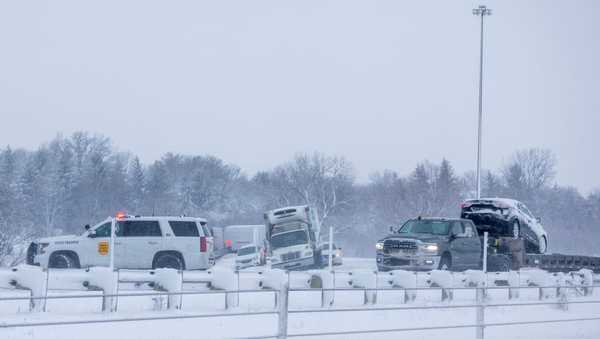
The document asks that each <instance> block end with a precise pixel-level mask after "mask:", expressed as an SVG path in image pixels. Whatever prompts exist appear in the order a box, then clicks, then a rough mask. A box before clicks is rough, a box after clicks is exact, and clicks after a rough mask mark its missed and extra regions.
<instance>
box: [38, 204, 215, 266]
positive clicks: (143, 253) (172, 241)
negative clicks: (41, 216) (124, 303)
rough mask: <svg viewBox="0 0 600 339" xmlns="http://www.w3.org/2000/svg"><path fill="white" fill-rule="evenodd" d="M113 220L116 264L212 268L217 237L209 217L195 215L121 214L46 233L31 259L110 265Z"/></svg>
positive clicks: (55, 263) (48, 263)
mask: <svg viewBox="0 0 600 339" xmlns="http://www.w3.org/2000/svg"><path fill="white" fill-rule="evenodd" d="M113 220H114V221H115V223H116V225H117V227H116V232H115V253H114V266H115V267H116V268H130V269H154V268H162V267H167V268H175V269H179V270H183V269H207V268H209V267H210V266H211V264H212V263H213V260H214V258H213V256H212V253H213V248H214V240H213V237H212V235H211V233H210V230H209V228H208V226H207V225H206V224H207V223H206V220H204V219H201V218H191V217H141V216H135V217H133V216H125V215H118V216H117V217H116V218H115V219H113V218H108V219H106V220H104V221H102V222H100V223H99V224H97V225H95V226H93V227H89V226H88V225H86V227H85V228H86V230H85V232H84V233H83V234H82V235H68V236H58V237H49V238H42V239H39V240H37V241H35V242H32V243H31V244H30V245H29V249H28V251H27V263H28V264H30V265H40V266H42V267H50V268H81V267H90V266H109V264H110V255H109V254H110V250H111V249H110V246H111V244H110V239H111V225H112V222H113Z"/></svg>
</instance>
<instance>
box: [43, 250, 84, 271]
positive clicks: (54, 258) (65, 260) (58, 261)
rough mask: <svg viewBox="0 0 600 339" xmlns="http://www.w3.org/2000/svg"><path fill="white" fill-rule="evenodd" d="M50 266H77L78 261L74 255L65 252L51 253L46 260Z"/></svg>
mask: <svg viewBox="0 0 600 339" xmlns="http://www.w3.org/2000/svg"><path fill="white" fill-rule="evenodd" d="M48 267H50V268H79V262H78V260H77V258H75V257H74V255H72V254H70V253H65V252H58V253H52V255H51V256H50V260H49V261H48Z"/></svg>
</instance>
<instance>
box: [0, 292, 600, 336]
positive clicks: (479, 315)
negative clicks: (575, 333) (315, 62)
mask: <svg viewBox="0 0 600 339" xmlns="http://www.w3.org/2000/svg"><path fill="white" fill-rule="evenodd" d="M586 287H588V288H594V287H600V285H590V286H586ZM575 288H580V286H562V285H550V286H518V287H517V286H490V287H456V288H447V289H455V290H473V291H475V292H476V302H475V303H469V304H456V305H451V304H445V305H426V306H421V305H403V306H376V307H373V306H366V307H365V306H363V307H347V308H314V309H293V308H292V309H290V308H289V303H288V298H289V295H290V293H293V292H307V291H310V292H316V293H318V292H321V293H323V292H333V293H334V294H335V292H336V291H337V292H340V291H355V292H360V291H374V292H387V291H403V290H404V291H409V290H428V291H431V290H440V289H442V290H443V289H444V288H441V287H415V288H338V289H335V288H329V289H327V288H323V289H320V288H315V289H307V288H298V289H290V288H289V287H288V285H287V284H284V285H283V286H282V288H281V289H280V290H273V289H247V290H233V291H218V290H217V291H180V292H160V291H157V292H142V293H119V294H112V295H102V294H95V295H83V294H77V295H55V296H52V295H50V296H42V297H36V299H79V298H98V297H115V298H119V297H139V296H171V295H180V296H183V295H211V294H212V295H215V294H232V293H240V294H242V293H275V296H276V299H275V300H276V301H275V307H274V308H273V309H270V310H264V311H254V312H221V313H201V314H182V315H178V314H175V315H165V316H143V317H124V318H120V317H110V318H104V317H103V318H98V319H79V320H62V321H44V322H39V321H38V322H19V323H10V322H0V329H3V328H16V327H35V326H53V325H76V324H95V323H113V322H114V323H116V322H137V321H152V320H175V319H200V318H216V317H231V316H260V315H277V333H276V334H272V335H271V334H267V335H261V336H257V337H244V338H288V337H289V338H292V337H310V336H323V337H325V336H335V335H337V336H344V335H360V334H378V333H395V332H398V333H399V332H408V331H428V330H443V329H461V328H463V329H464V328H474V329H475V338H477V339H484V334H485V331H484V329H485V328H486V327H501V326H515V325H526V324H545V323H563V322H580V321H600V316H594V317H578V318H563V319H553V320H531V321H514V322H510V321H509V322H486V321H485V310H486V309H487V308H493V307H524V306H543V305H549V306H550V305H555V306H556V305H558V306H564V305H570V304H600V300H598V299H591V300H566V299H558V300H552V301H543V300H541V301H535V302H532V301H529V302H507V303H489V302H486V301H485V291H486V290H510V289H513V290H514V289H565V290H568V289H575ZM30 299H31V297H0V301H9V300H30ZM468 308H471V309H476V310H477V312H476V321H475V322H474V323H469V324H459V325H451V324H448V325H441V326H422V327H402V328H388V329H376V328H375V329H367V330H348V331H331V332H318V331H316V332H306V333H291V334H288V333H287V332H288V316H289V315H290V314H308V313H339V312H378V311H411V310H435V309H468Z"/></svg>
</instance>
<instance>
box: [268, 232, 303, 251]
mask: <svg viewBox="0 0 600 339" xmlns="http://www.w3.org/2000/svg"><path fill="white" fill-rule="evenodd" d="M306 243H308V238H307V237H306V232H305V231H304V230H299V231H293V232H286V233H279V234H275V235H273V236H272V237H271V246H272V247H273V248H274V249H275V248H281V247H288V246H295V245H302V244H306Z"/></svg>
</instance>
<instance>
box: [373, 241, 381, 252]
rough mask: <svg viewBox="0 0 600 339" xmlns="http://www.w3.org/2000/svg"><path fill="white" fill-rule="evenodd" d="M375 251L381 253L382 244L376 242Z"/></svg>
mask: <svg viewBox="0 0 600 339" xmlns="http://www.w3.org/2000/svg"><path fill="white" fill-rule="evenodd" d="M375 249H376V250H378V251H383V242H378V243H376V244H375Z"/></svg>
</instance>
